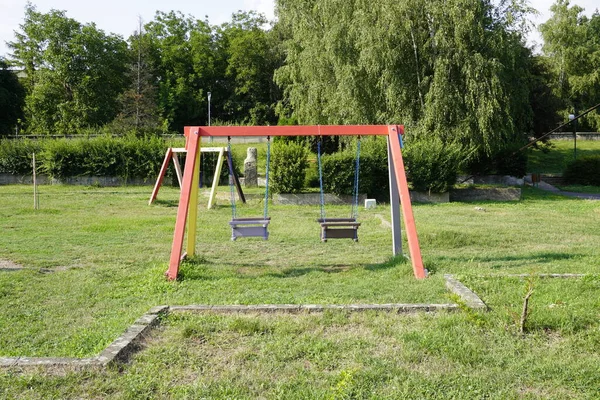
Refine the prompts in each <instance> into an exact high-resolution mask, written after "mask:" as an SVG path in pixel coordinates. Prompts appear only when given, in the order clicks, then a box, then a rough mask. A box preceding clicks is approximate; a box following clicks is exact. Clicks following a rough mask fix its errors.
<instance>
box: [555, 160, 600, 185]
mask: <svg viewBox="0 0 600 400" xmlns="http://www.w3.org/2000/svg"><path fill="white" fill-rule="evenodd" d="M563 178H564V179H565V181H566V182H567V183H569V184H576V185H586V186H600V157H599V156H587V157H581V158H579V159H577V160H574V161H572V162H571V163H570V164H569V165H567V168H566V169H565V172H564V174H563Z"/></svg>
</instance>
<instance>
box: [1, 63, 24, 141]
mask: <svg viewBox="0 0 600 400" xmlns="http://www.w3.org/2000/svg"><path fill="white" fill-rule="evenodd" d="M24 100H25V90H24V88H23V85H21V82H19V79H18V78H17V75H16V73H15V71H12V70H10V69H9V68H8V64H7V62H6V60H4V59H3V58H1V57H0V137H2V136H8V135H9V134H11V133H14V132H15V127H16V125H17V123H18V121H19V119H21V118H23V105H24Z"/></svg>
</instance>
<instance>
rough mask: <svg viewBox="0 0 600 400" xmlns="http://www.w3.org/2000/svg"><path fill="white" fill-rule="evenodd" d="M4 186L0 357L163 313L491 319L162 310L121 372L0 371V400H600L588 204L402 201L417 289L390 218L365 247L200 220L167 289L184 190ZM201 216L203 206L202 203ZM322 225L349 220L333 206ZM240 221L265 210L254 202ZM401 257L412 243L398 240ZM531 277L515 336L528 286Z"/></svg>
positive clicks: (206, 217) (369, 224)
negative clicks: (301, 308) (413, 309)
mask: <svg viewBox="0 0 600 400" xmlns="http://www.w3.org/2000/svg"><path fill="white" fill-rule="evenodd" d="M149 191H150V189H149V188H102V189H100V188H77V187H42V188H41V193H42V195H41V199H40V203H41V207H42V210H40V211H36V212H34V211H33V210H32V203H33V200H32V197H31V188H30V187H24V186H5V187H0V200H1V202H0V229H1V231H2V233H3V234H2V235H1V236H0V259H3V260H10V261H13V262H16V263H19V264H21V265H22V266H23V267H24V269H23V270H20V271H0V299H1V301H0V356H79V357H82V356H93V355H96V354H97V353H99V352H100V351H101V350H102V349H103V348H104V347H105V346H106V345H108V344H109V343H110V342H111V341H112V340H114V339H115V338H116V337H117V336H118V335H119V334H121V333H122V332H123V331H124V330H125V329H126V327H127V326H128V325H129V324H131V323H132V322H133V321H134V320H135V319H136V318H137V317H139V316H140V315H141V314H143V313H144V312H145V311H146V310H147V309H148V308H150V307H151V306H154V305H158V304H169V305H179V304H262V303H295V304H299V303H316V304H328V303H336V304H349V303H390V302H411V303H416V302H437V303H440V302H449V301H454V300H456V299H454V298H449V296H448V295H447V294H446V293H445V291H444V287H443V275H444V274H445V273H454V274H457V275H459V276H460V277H461V279H462V280H463V281H464V282H465V283H467V284H468V285H469V286H470V287H471V288H473V290H475V292H477V293H478V294H479V295H480V296H481V297H482V299H483V300H484V301H485V302H486V303H487V304H488V305H489V306H490V307H491V311H490V312H488V313H474V312H471V311H468V310H465V311H463V312H459V313H441V314H435V315H434V314H417V315H410V316H404V315H393V314H388V313H365V314H347V313H344V312H327V313H325V314H323V315H299V316H289V315H288V316H282V315H249V316H236V315H214V314H202V315H194V314H172V315H170V316H169V317H167V318H166V319H165V320H163V322H162V325H161V327H160V328H159V329H158V330H156V331H154V333H153V334H152V335H151V337H150V338H149V339H148V340H147V342H146V344H145V348H144V349H143V350H142V351H141V352H139V353H137V354H135V355H134V357H133V359H132V360H131V362H130V363H128V364H127V365H125V366H123V367H121V368H118V369H116V368H115V369H110V370H107V371H85V372H78V371H69V370H67V371H63V372H62V373H61V374H58V375H57V374H55V373H47V372H44V371H42V370H40V371H35V370H34V371H28V372H25V373H18V374H15V373H14V371H0V397H5V398H40V397H41V398H106V397H111V398H203V397H205V398H257V397H263V398H286V399H287V398H327V399H331V398H549V397H555V398H597V397H599V396H600V392H599V389H598V388H600V374H598V367H597V366H598V365H600V360H599V358H600V357H599V350H600V323H599V322H598V321H600V319H599V318H598V317H600V304H599V300H598V298H599V297H600V296H598V293H599V289H600V279H599V278H598V273H599V271H600V257H599V255H598V252H597V244H598V243H600V229H598V226H600V225H599V223H600V203H599V202H594V201H586V200H579V199H570V198H564V197H560V196H554V195H548V194H545V193H543V192H541V191H538V190H535V189H525V191H524V196H523V200H522V201H520V202H515V203H492V202H489V203H477V204H474V203H450V204H443V205H416V206H415V207H414V211H415V219H416V222H417V227H418V230H419V234H420V240H421V247H422V252H423V256H424V261H425V265H426V267H427V268H428V270H429V271H430V272H431V276H430V278H428V279H427V280H425V281H416V280H414V278H412V271H411V266H410V263H408V262H406V261H405V260H403V259H402V258H397V259H392V258H391V257H390V255H391V254H390V253H391V238H390V228H389V227H388V226H387V224H386V222H388V221H389V207H387V206H379V207H378V208H377V209H375V210H361V214H360V220H361V222H362V223H363V225H362V226H361V228H360V232H359V236H360V242H359V243H353V242H351V241H349V242H347V241H333V240H332V241H330V242H328V243H321V242H320V241H319V239H318V235H319V232H318V226H317V223H316V222H314V220H315V219H316V218H317V217H318V214H319V209H318V207H309V206H277V205H275V206H271V216H272V218H273V222H272V224H271V227H270V231H271V237H270V239H269V241H266V242H264V241H262V240H259V239H239V240H238V241H236V242H231V241H230V240H229V237H230V231H229V227H228V224H227V222H228V221H229V218H230V217H231V214H230V213H231V210H230V208H229V207H228V205H227V201H226V200H225V199H223V200H219V206H218V207H217V208H216V209H215V210H210V211H208V210H205V209H203V208H202V206H201V208H200V212H199V217H198V218H199V221H198V222H199V227H200V228H199V237H198V241H197V256H196V257H195V258H194V259H193V260H192V261H191V262H188V263H185V264H184V265H182V269H181V279H180V280H179V281H178V282H167V281H165V280H164V277H163V273H164V271H165V270H166V268H167V260H168V257H169V252H170V246H171V241H172V234H173V227H174V222H175V214H176V203H177V199H178V191H177V190H176V189H173V188H169V187H167V188H163V189H161V193H160V194H159V202H158V203H157V204H156V205H153V206H148V205H147V200H148V197H149ZM201 204H202V205H204V204H205V199H204V198H203V200H202V201H201ZM327 211H328V215H329V216H332V217H333V216H341V215H346V214H347V213H348V212H349V207H341V206H340V207H328V208H327ZM238 212H239V214H240V216H242V217H243V216H255V215H260V214H261V213H262V204H261V203H260V202H259V201H254V202H252V204H250V205H248V206H240V207H239V210H238ZM405 245H406V244H405ZM532 272H534V273H562V272H571V273H587V274H591V276H589V277H586V278H583V279H573V280H563V279H560V280H559V279H556V280H551V279H539V278H538V279H535V281H534V286H535V292H534V294H533V296H532V299H531V315H530V317H529V318H528V319H527V322H526V331H527V333H526V335H525V336H521V335H520V334H518V332H517V331H518V329H517V328H518V320H519V317H520V312H521V307H522V300H523V296H524V291H525V289H526V282H525V280H523V279H518V278H501V277H500V278H481V277H479V276H480V275H505V274H514V273H526V274H528V273H532Z"/></svg>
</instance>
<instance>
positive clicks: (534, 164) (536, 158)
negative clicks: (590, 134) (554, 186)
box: [527, 140, 600, 174]
mask: <svg viewBox="0 0 600 400" xmlns="http://www.w3.org/2000/svg"><path fill="white" fill-rule="evenodd" d="M551 143H552V147H551V148H550V149H549V151H547V152H543V151H541V150H529V163H528V166H527V171H528V172H537V173H546V174H562V173H563V172H564V170H565V168H566V167H567V165H568V164H569V163H570V162H571V161H573V156H574V154H573V141H571V140H553V141H552V142H551ZM591 155H596V156H598V155H600V141H598V140H579V141H577V157H578V158H579V157H585V156H591Z"/></svg>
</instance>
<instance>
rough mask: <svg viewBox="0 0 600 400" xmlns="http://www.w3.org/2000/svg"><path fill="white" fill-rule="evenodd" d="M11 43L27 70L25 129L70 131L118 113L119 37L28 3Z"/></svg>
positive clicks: (123, 52) (18, 61)
mask: <svg viewBox="0 0 600 400" xmlns="http://www.w3.org/2000/svg"><path fill="white" fill-rule="evenodd" d="M9 47H10V48H11V49H12V50H13V51H14V54H13V61H14V63H15V64H16V65H17V66H19V67H21V68H23V69H24V71H25V73H26V74H27V81H26V88H27V96H26V99H25V102H26V106H25V117H26V129H27V131H28V132H30V133H35V134H49V133H54V134H70V133H73V132H77V131H78V130H79V129H80V128H84V127H90V126H99V125H103V124H105V123H107V122H110V121H111V120H112V119H113V118H114V117H115V116H116V114H117V112H118V109H119V104H118V101H117V96H118V94H119V93H120V92H121V91H122V90H123V88H124V83H125V79H124V70H125V58H126V49H127V45H126V43H125V42H124V41H123V40H122V39H121V38H120V37H119V36H115V35H107V34H105V33H104V32H103V31H102V30H100V29H98V28H96V26H95V25H94V24H86V25H82V24H81V23H79V22H77V21H76V20H74V19H71V18H68V17H67V16H66V14H65V12H64V11H57V10H51V11H50V12H48V13H47V14H44V13H40V12H38V11H37V10H36V8H35V6H33V5H32V4H31V3H28V4H27V6H26V7H25V21H24V23H23V24H21V31H20V32H17V33H16V41H14V42H10V43H9Z"/></svg>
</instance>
